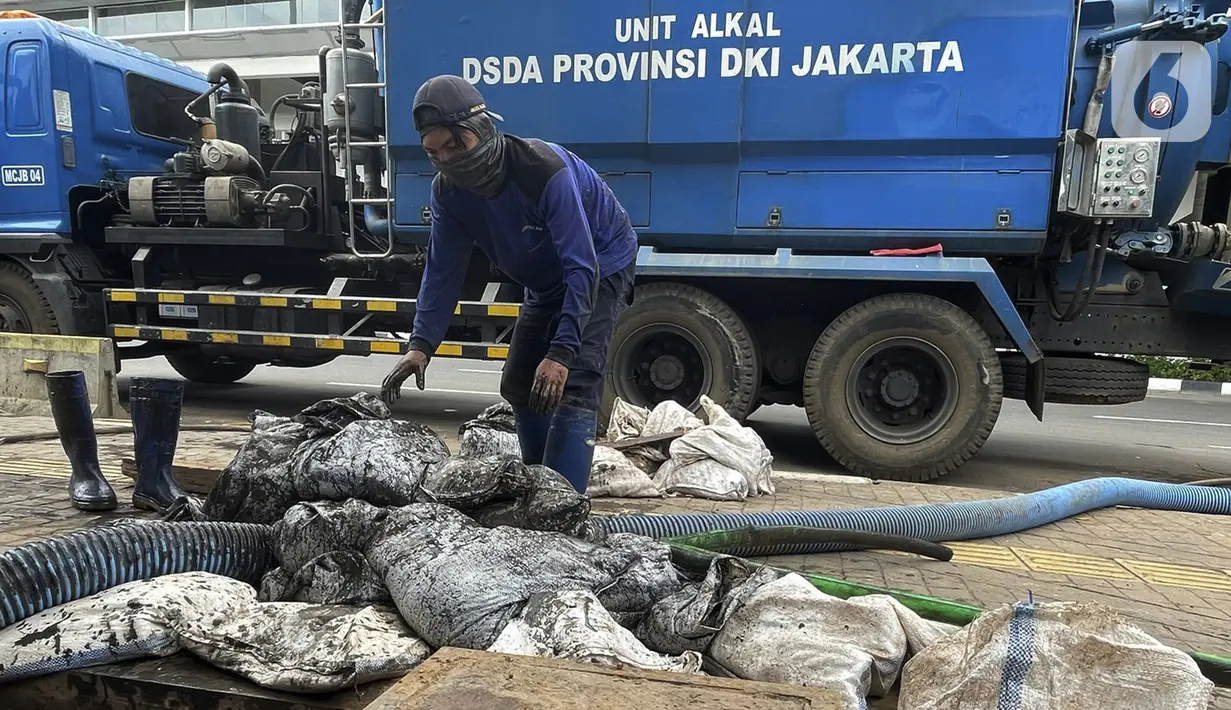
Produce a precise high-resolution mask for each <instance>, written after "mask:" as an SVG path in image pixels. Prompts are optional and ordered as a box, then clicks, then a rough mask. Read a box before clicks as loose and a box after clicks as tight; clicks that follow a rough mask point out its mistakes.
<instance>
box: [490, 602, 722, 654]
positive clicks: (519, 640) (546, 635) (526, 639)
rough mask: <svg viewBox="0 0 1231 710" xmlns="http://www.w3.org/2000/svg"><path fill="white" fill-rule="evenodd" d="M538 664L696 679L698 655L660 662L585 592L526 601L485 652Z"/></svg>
mask: <svg viewBox="0 0 1231 710" xmlns="http://www.w3.org/2000/svg"><path fill="white" fill-rule="evenodd" d="M487 650H488V651H491V652H492V653H510V654H516V655H520V656H538V657H540V658H560V659H564V660H569V661H575V662H577V663H594V664H596V665H600V666H606V667H608V668H617V669H618V668H625V667H632V668H640V669H642V670H650V671H674V672H677V673H700V671H701V655H700V654H698V653H696V652H694V651H686V652H684V653H683V654H682V655H680V656H674V657H673V656H664V655H660V654H657V653H654V652H653V651H651V650H649V649H648V648H646V647H645V646H644V645H642V643H641V642H640V641H638V640H637V637H636V636H634V635H633V633H632V632H631V631H629V630H628V629H626V628H624V627H623V626H620V625H619V624H618V623H616V621H615V619H613V618H612V616H611V614H609V613H607V610H606V609H604V608H603V605H602V604H601V603H600V602H599V600H598V597H596V596H594V593H593V592H589V591H565V592H546V593H540V594H535V595H533V596H531V597H530V601H529V602H528V603H527V604H526V608H525V609H524V610H523V612H522V614H521V616H520V617H518V618H516V619H513V620H512V621H510V622H509V623H508V625H506V626H505V627H504V630H503V631H502V632H501V633H500V636H499V637H497V638H496V641H495V643H493V644H492V645H491V646H490V647H489V648H488V649H487Z"/></svg>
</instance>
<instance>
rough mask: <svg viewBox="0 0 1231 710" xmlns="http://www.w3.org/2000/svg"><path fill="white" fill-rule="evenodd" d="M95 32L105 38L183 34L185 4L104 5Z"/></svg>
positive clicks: (97, 10)
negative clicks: (171, 33) (161, 33)
mask: <svg viewBox="0 0 1231 710" xmlns="http://www.w3.org/2000/svg"><path fill="white" fill-rule="evenodd" d="M96 12H97V13H98V16H97V18H96V20H95V27H94V31H95V32H97V33H98V34H100V35H102V36H104V37H116V36H122V35H144V34H155V33H159V32H182V31H183V30H184V3H183V0H180V1H179V2H151V3H141V4H137V5H103V6H100V7H98V8H96Z"/></svg>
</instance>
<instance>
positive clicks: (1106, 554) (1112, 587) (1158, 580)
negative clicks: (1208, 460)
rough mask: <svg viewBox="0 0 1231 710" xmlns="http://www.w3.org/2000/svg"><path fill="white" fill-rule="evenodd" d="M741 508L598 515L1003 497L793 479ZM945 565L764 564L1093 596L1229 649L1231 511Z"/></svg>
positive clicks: (1092, 531)
mask: <svg viewBox="0 0 1231 710" xmlns="http://www.w3.org/2000/svg"><path fill="white" fill-rule="evenodd" d="M777 485H778V494H777V495H776V496H774V497H773V498H772V499H771V498H761V499H752V500H748V501H745V502H742V503H722V502H712V501H698V500H690V499H682V498H677V499H665V500H659V499H643V500H639V501H627V500H620V501H616V500H603V501H596V502H595V509H596V510H597V511H599V512H609V513H614V512H645V513H698V512H701V513H704V512H719V511H740V510H747V511H758V510H792V509H795V510H804V509H817V508H857V507H866V506H879V505H914V504H922V503H950V502H956V501H962V500H979V499H986V498H991V497H1000V496H1005V495H1008V494H996V493H995V492H989V491H986V490H976V489H966V488H954V487H948V486H939V485H914V484H900V483H873V482H869V481H866V480H865V479H853V482H848V481H846V480H844V479H843V478H841V477H836V476H819V477H818V476H807V477H805V476H802V475H801V476H790V477H782V478H780V479H779V480H778V483H777ZM951 546H952V547H953V548H954V552H955V554H954V559H953V561H952V562H939V561H937V560H932V559H926V558H921V557H916V556H911V555H902V554H894V553H885V552H848V553H840V554H829V555H810V556H783V557H775V558H767V559H766V560H765V561H766V562H769V563H771V564H774V565H777V566H780V567H788V568H791V569H796V570H799V571H802V572H810V573H815V574H822V575H828V576H834V577H843V578H845V579H848V580H850V581H852V582H860V583H864V584H873V585H876V586H881V587H889V588H892V589H899V590H907V591H912V592H919V593H923V594H929V595H932V596H937V597H943V598H946V599H952V600H955V601H961V602H965V603H968V604H975V605H978V606H981V607H984V608H989V607H994V606H999V605H1002V604H1011V603H1013V602H1016V601H1019V600H1022V599H1026V598H1027V597H1028V595H1030V594H1033V595H1034V598H1035V599H1036V600H1072V601H1094V602H1099V603H1102V604H1105V605H1108V606H1110V607H1112V608H1114V609H1117V610H1119V611H1120V612H1121V613H1122V614H1124V615H1125V616H1127V617H1129V618H1132V619H1134V620H1135V621H1137V622H1138V623H1139V624H1140V625H1141V626H1142V628H1143V629H1145V630H1146V631H1147V632H1149V633H1151V634H1153V635H1154V636H1156V637H1157V638H1159V639H1160V640H1163V641H1164V642H1166V643H1170V644H1174V645H1175V646H1176V647H1178V648H1181V649H1184V650H1199V651H1205V652H1207V653H1215V654H1219V655H1224V656H1231V574H1229V573H1228V570H1231V517H1215V516H1205V515H1194V514H1187V513H1171V512H1161V511H1149V510H1138V509H1125V508H1113V509H1104V510H1099V511H1094V512H1092V513H1088V514H1085V515H1080V516H1077V517H1074V518H1069V519H1068V520H1063V521H1061V522H1059V523H1055V524H1053V525H1049V526H1046V527H1043V528H1038V529H1035V530H1031V531H1029V532H1024V533H1018V534H1015V535H1005V536H1001V537H996V538H987V539H982V540H978V541H970V542H964V543H952V544H951Z"/></svg>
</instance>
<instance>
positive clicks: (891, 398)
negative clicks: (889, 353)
mask: <svg viewBox="0 0 1231 710" xmlns="http://www.w3.org/2000/svg"><path fill="white" fill-rule="evenodd" d="M880 389H881V398H882V399H884V400H885V402H886V403H888V404H889V405H890V406H893V407H899V408H900V407H905V406H907V405H909V404H911V403H912V402H914V401H915V398H916V397H918V396H919V378H917V377H915V373H913V372H911V371H910V370H893V371H891V372H889V374H888V375H886V376H885V378H884V379H882V380H881V388H880Z"/></svg>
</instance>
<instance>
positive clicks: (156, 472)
mask: <svg viewBox="0 0 1231 710" xmlns="http://www.w3.org/2000/svg"><path fill="white" fill-rule="evenodd" d="M183 401H184V383H183V381H181V380H166V379H161V378H157V377H134V378H132V382H131V384H130V385H129V388H128V408H129V410H130V411H132V422H133V449H134V450H135V452H136V459H137V486H136V488H135V489H133V498H132V502H133V507H134V508H141V509H144V510H155V511H158V512H159V513H163V512H166V510H167V509H168V508H170V507H171V506H172V505H173V504H174V503H175V502H176V501H177V500H179V499H180V498H181V497H185V498H186V497H188V493H187V492H185V491H184V489H183V488H180V486H179V484H178V483H176V482H175V478H174V477H173V476H172V475H171V464H172V461H173V460H174V459H175V444H176V442H177V441H178V439H179V432H180V409H181V408H182V406H183Z"/></svg>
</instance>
